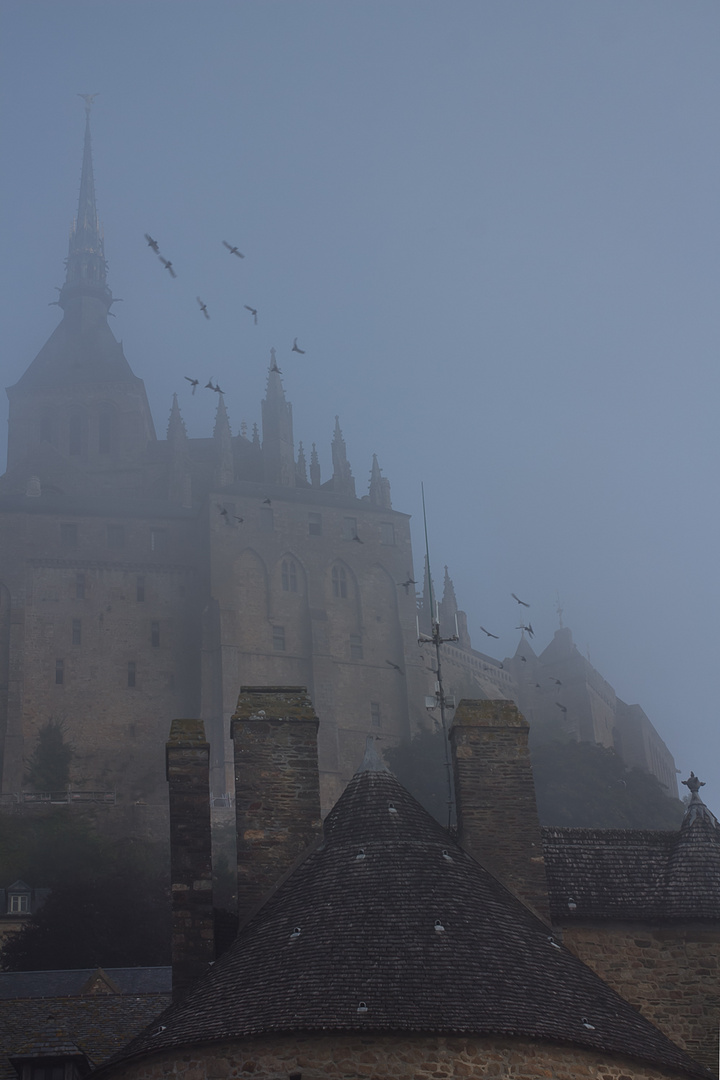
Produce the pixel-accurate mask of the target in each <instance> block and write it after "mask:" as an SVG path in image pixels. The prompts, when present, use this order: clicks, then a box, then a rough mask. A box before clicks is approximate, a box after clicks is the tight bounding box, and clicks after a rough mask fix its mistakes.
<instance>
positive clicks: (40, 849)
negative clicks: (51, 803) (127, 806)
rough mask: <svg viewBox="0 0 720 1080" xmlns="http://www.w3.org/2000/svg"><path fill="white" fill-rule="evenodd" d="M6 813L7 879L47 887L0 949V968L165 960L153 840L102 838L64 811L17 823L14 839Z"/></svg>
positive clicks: (166, 902) (163, 891)
mask: <svg viewBox="0 0 720 1080" xmlns="http://www.w3.org/2000/svg"><path fill="white" fill-rule="evenodd" d="M9 820H10V819H3V818H0V857H2V856H4V855H7V856H8V857H9V860H8V862H6V861H5V859H4V858H3V861H2V865H3V868H4V869H5V871H6V872H7V871H10V874H9V880H14V878H15V877H21V878H23V879H24V880H26V881H28V882H30V883H32V884H34V885H42V886H46V887H49V888H50V889H51V892H50V895H49V896H48V898H47V900H46V901H45V903H44V904H43V906H42V907H41V908H40V909H39V910H38V911H36V912H35V913H34V914H33V915H32V916H31V918H30V919H29V920H28V922H27V923H26V925H25V926H24V927H23V929H22V930H21V931H19V932H18V933H17V934H13V935H11V936H10V937H9V938H8V939H7V941H6V943H5V945H4V947H3V949H2V950H1V951H0V966H2V968H3V969H4V970H6V971H33V970H43V969H50V970H51V969H58V968H76V967H98V966H102V967H127V966H137V965H154V964H167V963H169V960H170V893H169V881H168V875H167V872H166V869H165V867H164V866H163V862H164V860H163V859H162V858H160V859H158V853H157V851H156V850H155V848H154V847H152V846H151V845H146V844H142V843H138V842H133V841H122V842H120V843H116V844H113V845H108V844H107V843H106V842H104V841H103V840H102V839H101V838H100V837H99V836H98V835H97V833H95V831H94V830H93V829H92V827H91V825H90V824H89V822H87V821H84V820H78V819H77V818H76V817H75V815H73V814H71V813H70V812H69V811H64V812H60V813H54V814H52V815H50V816H49V817H47V818H43V819H40V820H36V821H32V822H29V823H28V822H26V823H24V828H21V829H20V830H19V831H20V833H21V838H20V844H19V845H18V844H17V843H16V842H14V841H12V840H10V838H9V836H8V833H9V832H10V830H8V829H7V828H6V827H5V825H6V822H7V821H9ZM13 823H15V821H14V819H13ZM23 840H24V841H25V846H24V847H23V846H22V841H23Z"/></svg>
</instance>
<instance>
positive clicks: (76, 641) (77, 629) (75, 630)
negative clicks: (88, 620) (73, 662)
mask: <svg viewBox="0 0 720 1080" xmlns="http://www.w3.org/2000/svg"><path fill="white" fill-rule="evenodd" d="M72 643H73V645H82V622H81V621H80V619H73V621H72Z"/></svg>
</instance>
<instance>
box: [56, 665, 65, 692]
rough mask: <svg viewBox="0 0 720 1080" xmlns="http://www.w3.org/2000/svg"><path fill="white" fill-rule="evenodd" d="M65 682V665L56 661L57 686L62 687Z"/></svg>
mask: <svg viewBox="0 0 720 1080" xmlns="http://www.w3.org/2000/svg"><path fill="white" fill-rule="evenodd" d="M64 682H65V663H64V661H62V660H56V661H55V685H56V686H62V685H63V683H64Z"/></svg>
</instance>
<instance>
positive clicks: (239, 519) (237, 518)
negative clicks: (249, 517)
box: [233, 514, 245, 523]
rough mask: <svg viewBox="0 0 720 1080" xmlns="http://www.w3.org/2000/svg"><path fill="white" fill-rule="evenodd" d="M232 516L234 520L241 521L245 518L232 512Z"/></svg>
mask: <svg viewBox="0 0 720 1080" xmlns="http://www.w3.org/2000/svg"><path fill="white" fill-rule="evenodd" d="M233 517H234V518H235V520H236V521H239V522H241V523H242V522H243V521H244V520H245V518H241V517H238V516H237V514H234V515H233Z"/></svg>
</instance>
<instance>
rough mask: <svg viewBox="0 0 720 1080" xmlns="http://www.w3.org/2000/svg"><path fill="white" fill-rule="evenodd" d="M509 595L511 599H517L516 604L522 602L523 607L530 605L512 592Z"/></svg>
mask: <svg viewBox="0 0 720 1080" xmlns="http://www.w3.org/2000/svg"><path fill="white" fill-rule="evenodd" d="M510 595H511V596H512V598H513V600H517V602H518V604H522V606H523V607H530V605H529V604H526V603H525V601H524V600H521V599H520V597H519V596H516V595H515V593H514V592H511V593H510Z"/></svg>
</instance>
